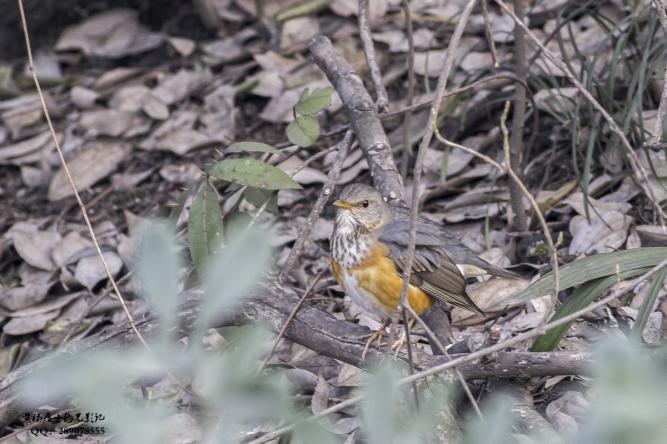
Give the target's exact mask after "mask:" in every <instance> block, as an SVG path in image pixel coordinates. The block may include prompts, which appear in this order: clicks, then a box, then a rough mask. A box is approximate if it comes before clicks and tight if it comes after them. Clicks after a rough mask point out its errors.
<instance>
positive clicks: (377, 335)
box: [357, 319, 391, 361]
mask: <svg viewBox="0 0 667 444" xmlns="http://www.w3.org/2000/svg"><path fill="white" fill-rule="evenodd" d="M389 324H391V319H386V320H385V321H384V322H383V323H382V326H381V327H380V328H378V329H377V330H376V331H374V332H372V333H369V334H365V335H361V336H359V337H358V338H357V339H359V340H361V339H367V338H368V340H367V341H366V345H365V346H364V351H363V352H361V360H362V361H364V360H366V353H368V349H369V348H370V346H371V343H372V342H373V341H377V343H376V347H378V348H380V347H382V343H381V341H382V338H383V337H384V336H387V333H385V329H386V328H387V327H388V326H389Z"/></svg>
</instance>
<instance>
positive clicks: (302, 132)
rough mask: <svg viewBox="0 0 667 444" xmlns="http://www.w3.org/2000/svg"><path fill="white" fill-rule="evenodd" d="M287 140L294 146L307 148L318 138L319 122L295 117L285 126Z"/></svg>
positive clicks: (304, 117) (306, 117)
mask: <svg viewBox="0 0 667 444" xmlns="http://www.w3.org/2000/svg"><path fill="white" fill-rule="evenodd" d="M286 132H287V138H288V139H289V140H290V142H292V143H293V144H294V145H299V146H301V147H303V148H307V147H309V146H311V145H312V144H314V143H315V141H317V138H318V137H319V136H320V124H319V122H318V121H317V120H316V119H314V118H312V117H310V116H297V118H296V119H294V121H293V122H291V123H290V124H289V125H287V130H286Z"/></svg>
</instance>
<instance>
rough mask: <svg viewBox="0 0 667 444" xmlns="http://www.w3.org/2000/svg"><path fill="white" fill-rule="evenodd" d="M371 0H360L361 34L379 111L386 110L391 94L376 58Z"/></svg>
mask: <svg viewBox="0 0 667 444" xmlns="http://www.w3.org/2000/svg"><path fill="white" fill-rule="evenodd" d="M368 3H369V0H359V11H358V14H357V16H358V18H359V34H360V36H361V45H362V46H363V48H364V55H365V56H366V64H367V65H368V70H369V71H370V72H371V79H372V80H373V87H374V88H375V96H376V99H375V103H376V106H377V110H378V111H379V112H384V111H385V110H386V109H387V107H388V106H389V96H388V95H387V90H386V88H385V87H384V83H382V73H381V72H380V67H379V66H378V64H377V60H375V46H373V38H372V37H371V25H370V23H369V6H368Z"/></svg>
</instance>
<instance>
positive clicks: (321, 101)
mask: <svg viewBox="0 0 667 444" xmlns="http://www.w3.org/2000/svg"><path fill="white" fill-rule="evenodd" d="M333 92H334V89H333V88H331V87H330V86H329V87H326V88H317V89H314V90H313V91H312V92H311V91H309V90H308V88H306V89H305V90H304V91H303V93H301V97H300V98H299V103H297V104H296V107H295V108H294V109H296V112H297V113H299V114H301V115H302V116H312V115H314V114H316V113H318V112H319V111H321V110H323V109H324V108H326V107H327V106H329V104H330V103H331V94H332V93H333Z"/></svg>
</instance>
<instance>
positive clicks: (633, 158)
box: [494, 0, 665, 225]
mask: <svg viewBox="0 0 667 444" xmlns="http://www.w3.org/2000/svg"><path fill="white" fill-rule="evenodd" d="M494 1H495V2H496V3H497V4H498V6H500V8H501V9H502V10H503V11H504V12H505V13H506V14H507V15H509V16H510V17H511V18H512V20H514V22H515V23H516V25H517V26H519V27H521V29H523V31H524V32H525V34H526V35H527V36H528V37H530V39H531V40H532V41H533V43H535V44H536V45H537V46H539V48H540V49H541V50H542V55H544V57H546V58H547V59H548V60H549V61H550V62H552V63H553V64H554V65H556V66H557V67H558V68H559V69H560V70H561V71H562V72H563V74H565V76H566V77H567V78H568V80H569V81H570V82H572V84H573V85H574V86H575V87H576V88H577V89H578V90H579V91H580V92H581V94H582V95H583V96H584V97H585V98H586V100H587V101H588V102H589V103H590V104H591V105H593V107H594V108H595V109H596V110H597V111H598V112H599V113H600V114H601V115H602V117H603V118H604V119H605V121H606V122H607V125H609V129H610V130H611V131H612V132H613V133H614V134H616V136H617V137H618V138H619V139H620V140H621V145H622V146H623V148H624V149H625V152H626V154H627V158H628V161H629V163H630V167H631V168H632V171H633V173H634V176H635V179H636V180H637V182H638V185H639V186H640V188H641V189H642V191H644V194H645V195H646V197H647V198H648V199H649V200H650V201H651V204H652V205H653V208H654V210H655V213H656V215H657V216H658V218H659V219H660V223H661V225H664V224H665V212H664V211H663V209H662V207H661V206H660V202H659V201H658V199H657V198H656V196H655V194H654V193H653V190H652V189H651V187H650V185H649V176H648V173H647V172H646V169H645V168H644V167H643V166H642V164H641V162H640V160H639V156H637V153H636V152H635V150H634V149H633V148H632V145H630V141H629V140H628V138H627V137H625V134H624V133H623V130H622V129H621V128H620V127H619V126H618V124H617V123H616V121H615V120H614V118H613V117H612V116H611V115H610V114H609V113H608V112H607V110H605V109H604V107H603V106H602V105H600V102H598V101H597V100H596V99H595V97H593V95H592V94H591V93H590V92H589V91H588V89H586V87H585V86H584V85H583V84H582V83H581V82H580V81H579V80H578V79H577V77H576V76H575V75H574V74H572V73H571V72H570V70H569V69H568V68H567V66H566V65H565V63H564V62H563V61H562V60H561V59H560V58H559V57H557V56H556V55H554V54H553V53H552V52H551V51H549V50H548V49H547V48H546V47H545V46H544V44H542V42H541V41H540V39H539V38H538V37H537V36H536V35H535V34H534V33H533V31H531V30H530V29H529V28H528V26H526V24H525V23H524V22H522V21H521V20H519V18H518V17H517V16H516V14H514V12H512V10H511V9H510V8H509V6H507V4H506V3H505V2H504V1H502V0H494Z"/></svg>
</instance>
